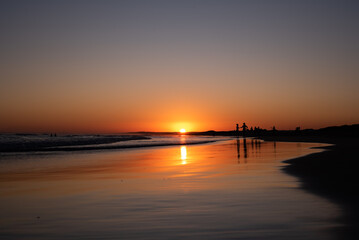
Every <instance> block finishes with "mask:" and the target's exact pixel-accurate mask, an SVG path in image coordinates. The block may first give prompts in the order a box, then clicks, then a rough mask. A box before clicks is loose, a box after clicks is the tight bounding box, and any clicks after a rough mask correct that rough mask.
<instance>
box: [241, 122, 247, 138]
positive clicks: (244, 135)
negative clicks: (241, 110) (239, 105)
mask: <svg viewBox="0 0 359 240" xmlns="http://www.w3.org/2000/svg"><path fill="white" fill-rule="evenodd" d="M241 128H242V133H243V137H246V131H247V130H248V126H247V125H246V123H245V122H244V123H243V125H242V127H241Z"/></svg>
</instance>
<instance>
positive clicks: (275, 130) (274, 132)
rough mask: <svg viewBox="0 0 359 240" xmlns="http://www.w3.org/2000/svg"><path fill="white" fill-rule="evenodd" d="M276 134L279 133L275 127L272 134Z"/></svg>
mask: <svg viewBox="0 0 359 240" xmlns="http://www.w3.org/2000/svg"><path fill="white" fill-rule="evenodd" d="M276 132H277V129H276V128H275V126H273V129H272V134H273V135H276Z"/></svg>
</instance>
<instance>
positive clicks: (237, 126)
mask: <svg viewBox="0 0 359 240" xmlns="http://www.w3.org/2000/svg"><path fill="white" fill-rule="evenodd" d="M236 135H237V137H238V136H239V125H238V123H237V124H236Z"/></svg>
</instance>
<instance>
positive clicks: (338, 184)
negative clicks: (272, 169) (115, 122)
mask: <svg viewBox="0 0 359 240" xmlns="http://www.w3.org/2000/svg"><path fill="white" fill-rule="evenodd" d="M262 139H264V140H266V141H285V142H290V141H292V142H321V143H331V144H333V145H332V146H328V147H325V149H327V151H323V152H319V153H313V154H310V155H307V156H304V157H299V158H295V159H291V160H288V161H285V162H286V163H289V165H287V166H285V167H284V168H283V170H284V171H285V172H286V173H288V174H291V175H293V176H296V177H299V178H300V180H301V182H302V188H303V189H305V190H307V191H309V192H311V193H314V194H317V195H320V196H322V197H325V198H327V199H329V200H331V201H332V202H334V203H337V204H338V205H339V206H340V207H341V208H342V210H343V217H342V218H341V219H339V221H340V222H341V223H343V224H344V226H343V228H340V229H335V234H338V235H339V239H359V208H358V203H359V193H358V185H359V184H358V183H357V182H358V181H357V180H358V179H357V175H358V173H357V168H356V166H357V164H356V161H357V159H358V157H357V156H358V149H359V141H358V138H356V137H352V138H338V137H336V138H332V137H319V136H316V137H310V136H303V137H302V136H277V137H263V138H262Z"/></svg>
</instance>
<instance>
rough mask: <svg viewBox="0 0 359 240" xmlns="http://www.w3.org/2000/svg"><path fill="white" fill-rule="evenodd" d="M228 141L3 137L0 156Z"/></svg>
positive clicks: (180, 137) (204, 138)
mask: <svg viewBox="0 0 359 240" xmlns="http://www.w3.org/2000/svg"><path fill="white" fill-rule="evenodd" d="M226 139H228V137H226V138H224V137H209V136H190V135H168V136H159V135H155V136H149V135H63V136H56V137H54V136H49V135H47V134H2V135H0V152H2V153H6V152H47V151H49V152H53V151H85V150H105V149H121V148H141V147H156V146H171V145H188V144H201V143H211V142H216V141H220V140H226Z"/></svg>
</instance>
